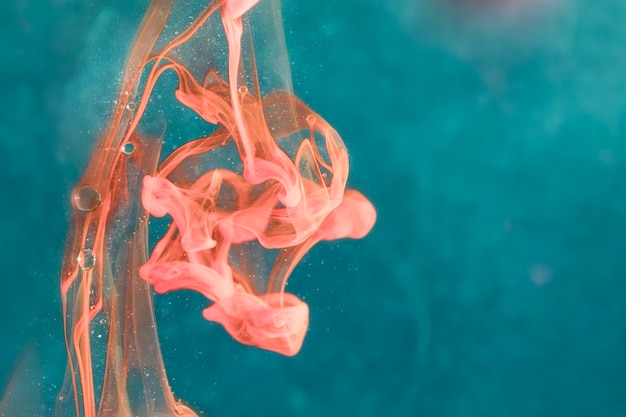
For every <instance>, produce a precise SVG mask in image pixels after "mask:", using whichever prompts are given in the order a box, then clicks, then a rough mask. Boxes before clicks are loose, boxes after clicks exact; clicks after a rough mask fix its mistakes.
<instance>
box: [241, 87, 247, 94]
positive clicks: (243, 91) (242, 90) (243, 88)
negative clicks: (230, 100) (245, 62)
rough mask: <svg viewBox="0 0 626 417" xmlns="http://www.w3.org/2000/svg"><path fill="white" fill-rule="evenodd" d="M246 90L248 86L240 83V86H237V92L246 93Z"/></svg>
mask: <svg viewBox="0 0 626 417" xmlns="http://www.w3.org/2000/svg"><path fill="white" fill-rule="evenodd" d="M247 92H248V87H246V86H245V85H242V86H241V87H239V94H246V93H247Z"/></svg>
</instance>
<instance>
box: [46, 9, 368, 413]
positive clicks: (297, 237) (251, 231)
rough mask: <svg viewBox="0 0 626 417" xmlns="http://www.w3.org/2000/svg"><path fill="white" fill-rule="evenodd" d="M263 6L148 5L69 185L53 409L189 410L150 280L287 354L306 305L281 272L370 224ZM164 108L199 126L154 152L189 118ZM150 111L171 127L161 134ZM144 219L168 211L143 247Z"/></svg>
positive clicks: (335, 138)
mask: <svg viewBox="0 0 626 417" xmlns="http://www.w3.org/2000/svg"><path fill="white" fill-rule="evenodd" d="M257 2H258V1H257V0H247V1H241V0H240V1H236V0H225V1H214V2H212V3H210V4H209V5H208V6H207V7H206V8H203V9H201V10H198V11H197V17H196V18H195V19H194V20H193V21H191V22H189V21H187V20H185V19H183V20H182V21H183V22H184V24H183V25H182V26H181V25H180V24H179V23H180V22H179V21H178V20H180V19H177V17H178V18H179V17H180V16H183V15H184V16H185V17H187V16H188V15H189V13H190V11H188V10H184V9H182V7H183V6H184V5H183V4H182V3H184V2H176V4H175V3H174V2H173V1H172V0H153V1H152V3H151V4H150V6H149V9H148V11H147V13H146V15H145V17H144V19H143V21H142V24H141V26H140V28H139V31H138V34H137V36H136V39H135V41H134V43H133V45H132V47H131V50H130V52H129V56H128V58H127V62H126V67H125V71H124V73H123V76H122V80H121V86H120V87H121V88H120V92H119V95H118V98H117V100H116V101H115V103H116V106H115V108H114V110H113V112H112V114H111V116H110V122H109V125H108V128H107V129H106V131H105V132H104V133H103V135H102V136H101V138H100V139H99V141H98V143H97V145H96V147H95V149H94V151H93V153H92V157H91V160H90V162H89V165H88V168H87V171H86V173H85V175H84V176H83V178H82V179H81V180H80V181H79V183H78V184H77V186H76V188H75V191H74V194H73V205H74V227H73V229H72V230H71V232H70V236H69V238H68V243H67V246H66V253H65V259H64V264H63V271H62V277H61V293H62V302H63V314H64V326H65V336H66V345H67V350H68V354H69V367H68V372H67V378H66V384H65V388H64V392H63V393H62V395H60V396H59V401H58V404H57V408H58V412H57V414H58V415H63V416H65V415H76V416H85V417H94V416H99V417H107V416H111V417H112V416H115V417H130V416H195V415H196V414H195V413H194V412H193V411H192V410H191V409H189V408H188V407H186V406H184V405H182V404H180V403H177V402H175V401H174V400H173V397H172V394H171V392H170V390H169V387H168V383H167V377H166V374H165V370H164V368H163V362H162V359H161V354H160V351H159V344H158V339H157V335H156V330H155V329H156V327H155V323H154V315H153V311H152V301H151V294H150V286H151V287H152V288H153V289H154V290H155V291H156V292H159V293H164V292H169V291H176V290H181V289H191V290H194V291H197V292H199V293H201V294H202V295H204V296H205V297H206V298H207V300H208V304H209V305H208V307H207V308H206V309H205V310H204V311H203V316H204V318H206V319H207V320H211V321H215V322H217V323H220V324H221V325H222V326H223V327H224V329H225V330H226V331H227V332H228V333H229V334H230V335H232V337H234V338H235V339H236V340H238V341H240V342H241V343H244V344H248V345H252V346H257V347H260V348H263V349H268V350H272V351H275V352H279V353H281V354H284V355H294V354H296V353H297V352H298V351H299V349H300V347H301V346H302V341H303V338H304V335H305V333H306V330H307V327H308V320H309V310H308V306H307V305H306V304H305V303H304V302H303V301H302V300H300V299H299V298H298V297H296V296H295V295H293V294H289V293H286V292H285V285H286V282H287V279H288V277H289V275H290V274H291V272H292V271H293V269H294V268H295V266H296V265H297V263H298V262H299V261H300V260H301V259H302V257H303V256H304V254H305V253H306V252H307V251H308V250H309V249H310V248H311V247H312V246H313V245H315V244H316V243H317V242H319V241H320V240H334V239H340V238H346V237H348V238H360V237H362V236H364V235H365V234H367V233H368V232H369V230H370V229H371V228H372V226H373V224H374V222H375V218H376V213H375V210H374V208H373V206H372V205H371V203H370V202H369V201H368V200H367V199H366V198H365V197H364V196H363V195H362V194H360V193H359V192H357V191H354V190H348V191H346V188H345V187H346V182H347V179H348V172H349V169H348V153H347V150H346V148H345V146H344V144H343V142H342V140H341V138H340V137H339V135H338V134H337V132H336V131H335V130H334V129H333V128H332V127H331V126H330V125H329V124H328V123H327V122H326V121H325V120H324V119H322V118H321V117H320V116H319V115H317V114H315V113H314V112H313V111H312V110H311V109H309V108H308V107H307V106H306V105H305V104H304V103H302V102H301V101H300V100H299V99H297V98H296V97H295V96H294V95H293V93H292V91H291V84H290V76H289V70H288V65H287V62H288V61H287V58H286V53H285V48H284V43H283V38H282V27H281V18H280V12H279V8H278V6H277V4H276V2H273V1H270V0H262V1H261V2H260V3H258V4H257ZM179 3H180V4H179ZM175 6H176V7H175ZM177 7H179V8H181V9H179V8H177ZM222 57H225V58H222ZM173 79H174V80H175V81H174V82H172V80H173ZM156 91H158V93H156ZM163 96H169V97H171V102H168V104H167V105H163V106H162V107H159V105H158V103H160V102H161V101H160V100H161V97H163ZM155 103H156V104H155ZM168 105H169V106H170V107H168ZM172 106H174V107H177V108H178V109H180V108H184V109H187V112H189V110H191V111H192V112H193V113H194V114H195V115H196V116H197V119H198V120H201V121H202V122H203V123H204V126H205V127H204V128H202V129H200V130H198V129H196V130H194V129H191V128H190V129H189V130H188V131H186V130H185V129H182V131H185V132H186V133H187V134H189V135H190V136H191V137H188V138H182V139H181V143H180V144H179V145H178V146H177V147H176V149H175V150H174V151H173V152H172V153H171V154H170V155H169V156H167V157H166V158H165V159H164V160H163V161H162V162H160V163H159V157H160V150H161V147H162V138H163V137H166V138H168V139H167V140H168V141H169V140H170V139H171V137H170V136H168V134H169V133H168V132H169V131H170V127H171V126H180V125H181V124H182V122H181V121H179V120H176V118H175V117H171V116H170V115H169V113H168V109H170V108H172ZM155 120H163V121H164V122H165V123H164V124H156V126H163V125H165V126H167V127H166V128H160V129H159V134H158V135H154V134H151V133H153V132H154V130H155V129H154V126H155ZM150 126H152V127H150ZM180 131H181V130H177V132H180ZM200 131H201V132H202V133H200ZM175 136H179V133H177V134H176V135H175ZM150 215H151V216H154V217H164V216H169V217H171V220H172V221H171V224H170V226H169V229H168V230H167V232H166V233H165V235H164V236H162V238H161V239H160V240H159V241H158V243H157V244H156V246H155V247H154V249H153V251H152V253H151V254H150V256H149V258H147V256H146V253H147V251H148V250H147V249H148V245H147V240H148V220H149V216H150ZM95 358H105V360H104V361H103V362H97V361H96V359H95Z"/></svg>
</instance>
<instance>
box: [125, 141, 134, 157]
mask: <svg viewBox="0 0 626 417" xmlns="http://www.w3.org/2000/svg"><path fill="white" fill-rule="evenodd" d="M122 152H124V153H125V154H126V155H130V154H131V153H133V152H135V145H134V144H133V143H131V142H126V143H125V144H123V145H122Z"/></svg>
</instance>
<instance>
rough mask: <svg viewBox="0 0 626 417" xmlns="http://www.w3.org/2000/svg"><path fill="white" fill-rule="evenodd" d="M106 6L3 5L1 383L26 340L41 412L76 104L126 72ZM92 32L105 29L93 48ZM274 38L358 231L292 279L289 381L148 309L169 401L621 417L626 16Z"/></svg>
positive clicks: (373, 11) (546, 14) (500, 10)
mask: <svg viewBox="0 0 626 417" xmlns="http://www.w3.org/2000/svg"><path fill="white" fill-rule="evenodd" d="M126 3H127V2H126V1H123V0H117V1H114V0H103V1H99V2H97V4H94V2H93V1H87V0H48V1H45V0H33V1H30V0H3V1H2V2H1V3H0V46H1V48H0V156H1V158H2V160H1V162H0V187H1V188H0V189H1V190H2V194H1V196H0V265H1V266H2V269H0V324H1V327H0V342H1V343H0V383H2V384H3V385H4V384H5V383H6V382H7V381H8V379H9V377H10V375H11V373H12V371H13V367H14V364H15V363H16V361H17V359H18V357H19V355H20V351H21V350H22V349H23V347H24V346H26V345H27V344H28V343H29V341H31V340H36V344H37V345H39V346H43V347H46V348H47V349H48V353H47V354H46V356H45V357H44V358H43V360H42V364H41V365H40V367H41V372H42V373H43V374H44V376H45V377H46V379H45V380H44V379H42V380H41V383H42V385H41V389H42V392H43V397H44V398H45V397H49V396H52V397H53V396H54V394H55V392H56V390H57V389H58V387H59V385H60V383H61V378H62V370H63V367H64V358H63V347H62V329H61V321H60V319H59V315H60V309H59V296H58V271H59V265H60V260H61V256H62V249H63V244H64V240H65V232H66V225H67V218H68V203H67V202H68V195H69V190H70V189H71V187H72V186H73V183H74V182H75V181H76V179H77V178H78V176H79V175H80V172H81V170H82V169H83V168H84V163H85V159H86V157H87V155H88V152H89V143H88V142H87V141H86V140H85V141H83V142H76V141H75V140H74V139H70V138H75V137H76V132H75V131H74V132H72V134H69V133H68V132H71V130H72V127H73V126H76V125H77V124H79V122H78V121H76V120H75V119H81V117H82V118H84V117H85V116H84V114H85V113H87V114H91V113H93V112H97V110H99V109H107V108H108V107H107V106H108V104H107V103H99V102H94V103H91V104H93V108H91V109H89V108H86V107H90V106H89V104H90V103H85V101H84V100H82V101H81V100H80V97H81V92H82V91H83V90H84V92H85V94H87V95H88V96H90V97H93V90H91V91H89V90H88V88H89V85H88V83H85V79H89V78H88V75H89V71H96V72H95V74H96V75H97V73H98V71H108V72H112V73H115V71H117V69H118V68H119V65H121V63H122V61H123V52H121V50H122V48H120V52H116V51H117V50H116V48H117V46H116V45H117V44H116V42H118V43H123V42H127V41H128V40H129V38H128V37H130V36H132V27H131V26H128V23H125V22H127V21H126V20H125V18H124V16H125V13H127V12H126V10H127V9H128V6H127V5H126ZM495 3H500V5H494V4H495ZM106 16H109V17H108V18H109V19H119V20H120V23H119V27H120V29H119V31H117V32H115V33H110V34H106V36H103V35H102V34H100V35H98V32H97V25H98V24H100V23H101V22H102V19H105V20H106V18H107V17H106ZM284 18H285V29H286V37H287V44H288V48H289V54H290V59H291V61H292V70H293V78H294V89H295V91H296V93H297V94H298V95H300V96H301V97H302V98H303V99H304V100H305V101H306V102H307V103H308V104H310V105H311V106H312V107H313V108H314V109H315V110H316V111H317V112H318V113H320V114H321V115H323V116H324V117H326V118H327V119H328V120H329V121H330V122H331V123H332V124H333V125H334V126H335V127H336V128H337V130H338V131H339V132H340V133H341V134H342V136H343V137H344V140H345V142H346V144H347V146H348V148H349V149H350V152H351V163H352V176H351V180H350V184H351V186H353V187H355V188H358V189H360V190H361V191H363V192H364V193H365V194H366V195H368V196H369V197H370V198H371V199H372V200H373V202H374V204H375V205H376V207H377V209H378V213H379V219H378V223H377V225H376V227H375V228H374V230H373V232H372V233H371V234H370V235H369V236H368V237H367V238H366V239H364V240H362V241H342V242H339V243H338V244H325V245H320V247H318V248H316V249H314V250H313V251H312V253H311V254H310V255H309V256H308V257H307V258H306V259H305V261H304V262H303V263H302V265H301V266H300V267H299V268H298V269H297V271H296V273H295V274H294V276H293V278H292V284H291V285H290V290H292V291H294V292H296V293H298V294H299V295H300V296H303V297H305V298H306V301H307V302H308V303H309V305H310V306H311V328H310V331H309V334H308V335H307V339H306V341H305V345H304V347H303V349H302V352H301V353H300V354H299V355H298V356H296V357H295V358H283V357H279V356H277V355H274V354H271V353H267V352H262V351H259V350H256V349H253V348H249V347H245V346H240V345H238V344H237V343H235V342H234V341H232V340H231V339H230V337H229V336H228V335H227V334H226V333H225V332H224V331H223V330H222V329H221V328H219V326H215V325H212V324H208V323H207V322H205V321H203V320H202V319H201V317H200V314H199V311H200V310H201V308H202V307H203V303H202V302H201V301H200V300H199V299H197V298H194V297H191V298H189V299H183V300H180V299H178V300H172V298H171V297H170V299H167V298H166V299H163V298H161V299H157V312H158V315H159V330H160V333H161V338H162V340H161V341H162V345H163V350H164V353H165V356H166V364H167V367H168V374H169V375H170V378H171V380H172V386H173V388H174V391H175V393H176V396H177V397H180V398H183V399H184V400H186V401H188V402H189V403H191V404H192V406H193V407H194V408H195V409H197V410H198V411H200V410H202V411H204V412H205V413H206V414H207V415H211V416H216V417H217V416H224V417H227V416H249V415H255V416H259V417H264V416H272V417H281V416H346V415H348V416H361V417H367V416H375V417H382V416H397V417H404V416H406V417H414V416H428V417H436V416H446V417H447V416H508V417H517V416H520V417H522V416H523V417H527V416H555V415H556V416H568V417H574V416H624V415H626V375H625V373H626V325H625V320H626V283H625V277H626V145H625V141H626V29H625V27H626V26H624V22H625V21H626V2H623V1H621V0H598V1H593V2H589V1H584V0H569V1H566V0H534V1H523V0H518V1H514V0H508V1H501V2H495V1H487V0H483V1H481V0H474V1H470V0H466V1H462V0H387V1H373V0H342V1H320V2H314V1H296V0H286V2H285V4H284ZM98 36H100V38H98ZM90 37H91V38H90ZM94 37H95V40H94ZM89 39H91V40H89ZM94 42H100V43H99V45H98V48H99V50H98V51H97V53H98V54H101V55H100V56H101V60H100V62H97V63H94V62H91V63H88V62H85V60H84V59H81V56H83V55H81V54H83V52H84V48H85V47H86V46H87V45H89V47H90V48H93V45H94ZM92 52H93V51H92ZM86 74H87V75H86ZM100 79H102V77H100ZM91 88H102V89H103V91H106V92H107V93H108V92H110V90H109V88H110V86H106V85H96V86H91ZM107 99H110V97H109V96H107ZM90 111H91V113H90ZM85 129H86V128H85ZM181 297H183V296H181ZM174 298H175V297H174ZM170 301H172V302H173V303H174V304H170ZM171 305H173V306H174V307H171ZM181 305H182V306H183V307H184V306H185V305H189V308H188V309H185V308H181ZM44 411H45V410H43V411H42V415H49V414H48V413H46V412H44ZM18 417H19V416H18Z"/></svg>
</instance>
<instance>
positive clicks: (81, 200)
mask: <svg viewBox="0 0 626 417" xmlns="http://www.w3.org/2000/svg"><path fill="white" fill-rule="evenodd" d="M100 201H102V197H101V196H100V193H99V192H98V191H97V190H96V189H95V188H93V187H92V186H91V185H83V186H82V187H80V188H79V189H77V190H76V191H74V203H75V204H76V208H78V209H79V210H80V211H94V210H95V209H97V208H98V206H99V205H100Z"/></svg>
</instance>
